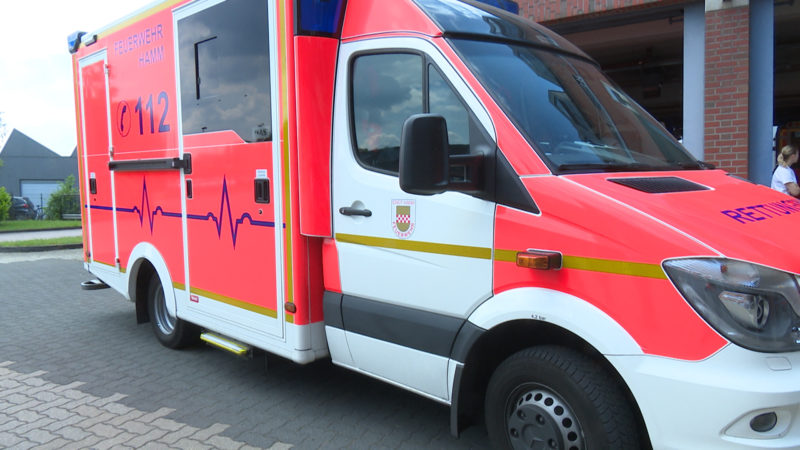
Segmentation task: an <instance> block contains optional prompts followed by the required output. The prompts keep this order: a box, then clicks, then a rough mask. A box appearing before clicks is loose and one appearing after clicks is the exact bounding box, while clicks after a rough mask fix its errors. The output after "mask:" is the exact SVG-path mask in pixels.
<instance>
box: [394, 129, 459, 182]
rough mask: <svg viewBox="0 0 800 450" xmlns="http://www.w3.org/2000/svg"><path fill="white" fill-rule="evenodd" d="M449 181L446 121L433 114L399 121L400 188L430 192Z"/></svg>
mask: <svg viewBox="0 0 800 450" xmlns="http://www.w3.org/2000/svg"><path fill="white" fill-rule="evenodd" d="M449 181H450V161H449V145H448V143H447V123H446V122H445V120H444V117H442V116H439V115H435V114H415V115H413V116H411V117H409V118H408V119H406V121H405V123H404V124H403V134H402V135H401V138H400V188H401V189H402V190H403V191H405V192H408V193H409V194H419V195H433V194H440V193H442V192H444V191H445V190H446V189H447V186H448V183H449Z"/></svg>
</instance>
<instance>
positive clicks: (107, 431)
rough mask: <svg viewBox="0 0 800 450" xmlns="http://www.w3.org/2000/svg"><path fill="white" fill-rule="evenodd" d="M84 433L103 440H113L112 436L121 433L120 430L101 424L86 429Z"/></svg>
mask: <svg viewBox="0 0 800 450" xmlns="http://www.w3.org/2000/svg"><path fill="white" fill-rule="evenodd" d="M86 431H88V432H89V433H92V434H94V435H96V436H100V437H101V438H103V439H109V438H113V437H114V436H116V435H118V434H120V433H122V430H120V429H118V428H114V427H112V426H111V425H106V424H103V423H97V424H94V425H92V426H91V427H90V428H87V429H86Z"/></svg>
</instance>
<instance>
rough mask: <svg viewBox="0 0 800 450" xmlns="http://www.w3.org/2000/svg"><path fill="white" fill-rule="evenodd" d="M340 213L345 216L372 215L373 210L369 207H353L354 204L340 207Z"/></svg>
mask: <svg viewBox="0 0 800 450" xmlns="http://www.w3.org/2000/svg"><path fill="white" fill-rule="evenodd" d="M339 214H342V215H345V216H364V217H370V216H372V211H370V210H368V209H359V208H353V207H352V206H342V207H341V208H339Z"/></svg>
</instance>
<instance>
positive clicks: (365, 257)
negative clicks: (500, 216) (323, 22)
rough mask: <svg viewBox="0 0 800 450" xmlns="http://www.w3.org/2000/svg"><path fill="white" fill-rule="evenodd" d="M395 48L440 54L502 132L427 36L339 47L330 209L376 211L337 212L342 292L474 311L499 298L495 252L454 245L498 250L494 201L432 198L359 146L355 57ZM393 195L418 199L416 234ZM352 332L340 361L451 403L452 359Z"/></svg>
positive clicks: (463, 90) (438, 309) (474, 106)
mask: <svg viewBox="0 0 800 450" xmlns="http://www.w3.org/2000/svg"><path fill="white" fill-rule="evenodd" d="M397 49H403V50H412V51H416V52H421V53H424V54H426V55H427V56H428V57H429V58H430V59H431V60H432V61H434V62H435V64H436V65H437V66H438V67H439V69H440V70H441V72H442V73H443V74H444V76H445V77H446V78H447V80H448V82H449V83H450V84H451V85H452V86H453V88H454V89H455V90H456V91H457V92H458V94H459V95H460V96H461V97H462V99H463V101H464V103H466V104H467V105H468V106H469V108H470V109H471V110H472V112H473V114H474V115H475V117H477V118H478V121H479V123H481V124H482V125H483V126H484V128H485V129H486V131H487V133H488V134H489V135H491V136H493V135H494V130H493V128H492V127H491V126H490V121H489V118H488V117H489V116H488V114H486V112H485V110H484V108H483V107H482V106H481V105H480V103H479V102H478V101H477V100H476V98H475V96H474V94H473V93H472V92H471V91H470V90H469V89H468V88H467V86H466V84H465V83H464V81H463V80H461V79H460V78H459V77H458V76H457V74H456V71H455V70H454V69H453V68H452V67H451V66H450V63H449V62H448V61H447V60H446V59H445V58H444V57H443V56H442V55H441V54H440V53H439V51H438V49H436V47H434V46H433V45H431V44H430V43H428V42H426V41H424V40H422V39H414V38H390V39H376V40H371V41H361V42H355V43H350V44H344V45H342V46H341V48H340V52H339V64H338V66H339V75H338V76H337V80H336V91H335V92H336V94H335V97H336V99H337V102H336V104H335V106H334V124H333V147H334V150H333V208H332V209H333V211H338V210H339V208H341V207H356V208H360V209H369V210H370V211H371V212H372V215H371V216H370V217H362V216H346V215H342V214H340V213H337V212H334V217H333V228H334V234H335V236H336V239H337V241H338V242H337V251H338V255H339V270H340V276H341V287H342V292H343V293H344V294H345V295H352V296H355V297H359V298H363V299H371V300H376V301H380V302H383V303H389V304H393V305H397V306H401V307H404V308H409V309H410V310H414V311H428V312H435V313H439V314H443V315H447V316H451V317H458V318H466V317H467V316H468V315H469V313H470V312H471V311H472V310H473V309H475V308H476V307H477V306H478V305H479V304H480V303H481V302H483V301H485V300H486V299H487V298H489V296H491V289H492V260H491V254H490V251H489V252H488V254H486V255H484V256H483V257H474V256H464V255H463V254H459V251H458V250H457V251H455V252H453V251H451V249H452V248H453V247H454V246H455V247H458V248H460V249H462V250H463V248H466V247H469V248H482V249H491V248H492V244H493V239H494V210H495V204H494V203H493V202H489V201H485V200H481V199H478V198H475V197H471V196H469V195H465V194H460V193H455V192H446V193H443V194H439V195H433V196H420V195H412V194H408V193H406V192H403V191H402V190H401V189H400V185H399V182H398V177H397V176H393V175H388V174H383V173H378V172H375V171H371V170H368V169H366V168H364V167H362V166H361V165H360V164H359V163H358V162H357V161H356V158H355V155H354V152H353V143H352V141H351V133H350V114H349V104H348V99H349V98H350V92H349V80H350V74H349V73H347V71H348V70H349V67H350V60H351V57H352V56H354V54H356V53H357V52H362V51H381V50H386V51H396V50H397ZM393 201H405V202H407V203H408V204H411V205H412V215H411V222H412V225H413V232H412V233H410V235H402V234H400V233H397V232H396V230H395V229H394V228H393V226H392V221H393V220H395V211H394V207H393V206H394V204H393ZM343 235H344V236H356V237H366V238H369V239H378V240H380V241H381V242H384V243H385V242H396V243H399V244H400V245H403V242H416V243H421V244H422V245H423V246H426V248H427V249H428V250H423V251H416V250H407V249H397V248H390V247H391V245H389V246H385V245H384V246H382V245H363V244H362V243H352V242H349V243H348V242H347V239H346V238H343ZM431 249H432V250H431ZM329 330H330V327H329ZM345 336H346V342H347V345H348V347H349V352H345V351H344V349H342V348H341V345H342V341H341V336H340V335H337V334H336V333H335V332H333V333H332V334H330V335H329V340H330V341H335V342H336V345H335V346H332V347H335V348H336V349H337V350H336V352H334V353H333V357H334V362H336V363H337V364H342V365H346V366H350V367H351V368H354V369H356V370H359V371H362V372H365V373H368V374H371V375H373V376H376V377H379V378H382V379H385V380H389V381H391V382H392V383H394V384H397V385H400V386H403V387H406V388H408V389H411V390H414V391H416V392H420V393H422V394H423V395H427V396H429V397H431V398H435V399H438V400H439V401H449V393H448V391H449V389H448V383H447V380H448V358H446V357H443V356H439V355H435V354H431V353H427V352H424V351H419V350H416V349H411V348H405V347H402V346H399V345H396V344H393V343H389V342H386V341H382V340H378V339H374V338H371V337H367V336H363V335H359V334H355V333H352V332H349V331H348V332H345ZM340 358H341V359H340ZM350 358H352V359H350ZM409 367H413V370H409Z"/></svg>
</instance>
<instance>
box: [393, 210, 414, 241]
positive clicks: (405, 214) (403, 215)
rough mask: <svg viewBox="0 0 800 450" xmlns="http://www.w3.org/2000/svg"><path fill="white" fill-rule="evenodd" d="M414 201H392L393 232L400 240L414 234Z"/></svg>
mask: <svg viewBox="0 0 800 450" xmlns="http://www.w3.org/2000/svg"><path fill="white" fill-rule="evenodd" d="M414 206H415V202H414V200H392V230H394V234H395V235H396V236H397V237H399V238H400V239H408V238H409V237H411V235H412V234H414V226H415V224H414V220H415V211H414V209H415V208H414Z"/></svg>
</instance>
